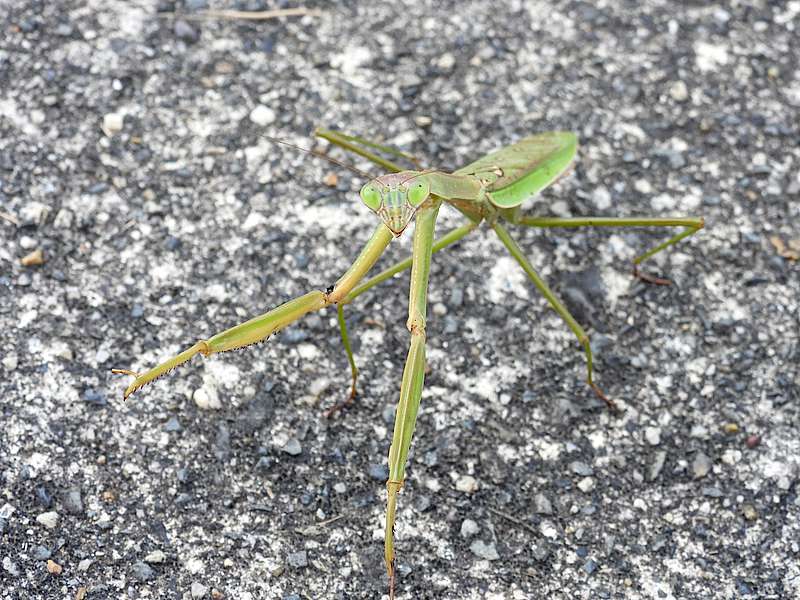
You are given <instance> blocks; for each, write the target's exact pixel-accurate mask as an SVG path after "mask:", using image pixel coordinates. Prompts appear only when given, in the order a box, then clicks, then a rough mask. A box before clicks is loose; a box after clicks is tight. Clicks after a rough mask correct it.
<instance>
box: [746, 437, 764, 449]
mask: <svg viewBox="0 0 800 600" xmlns="http://www.w3.org/2000/svg"><path fill="white" fill-rule="evenodd" d="M744 443H745V445H747V447H748V448H750V449H751V450H752V449H753V448H756V447H758V446H759V445H760V444H761V437H760V436H758V435H748V436H747V439H746V440H745V441H744Z"/></svg>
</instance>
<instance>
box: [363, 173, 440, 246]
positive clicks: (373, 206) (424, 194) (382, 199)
mask: <svg viewBox="0 0 800 600" xmlns="http://www.w3.org/2000/svg"><path fill="white" fill-rule="evenodd" d="M430 193H431V184H430V181H428V178H427V177H425V176H423V175H420V174H419V173H417V172H415V171H403V172H402V173H391V174H389V175H381V176H380V177H377V178H376V179H373V180H372V181H370V182H369V183H367V184H366V185H365V186H364V187H362V188H361V192H360V196H361V201H362V202H363V203H364V204H365V205H366V206H367V208H369V209H370V210H371V211H373V212H374V213H375V214H377V215H378V216H379V217H380V218H381V221H383V223H384V224H385V225H386V227H388V228H389V230H390V231H391V232H392V233H393V234H394V236H395V237H397V236H399V235H400V234H401V233H403V231H404V230H405V228H406V227H407V226H408V223H409V222H410V221H411V218H412V217H413V216H414V213H415V212H417V209H418V208H419V207H420V206H421V205H422V203H423V202H425V200H427V198H428V196H429V195H430Z"/></svg>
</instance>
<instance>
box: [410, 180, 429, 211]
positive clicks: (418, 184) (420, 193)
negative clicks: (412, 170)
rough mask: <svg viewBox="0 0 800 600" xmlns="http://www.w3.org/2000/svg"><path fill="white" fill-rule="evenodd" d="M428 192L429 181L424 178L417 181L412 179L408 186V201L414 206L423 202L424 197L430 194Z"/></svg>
mask: <svg viewBox="0 0 800 600" xmlns="http://www.w3.org/2000/svg"><path fill="white" fill-rule="evenodd" d="M430 193H431V185H430V183H428V182H427V181H426V180H424V179H418V180H417V181H413V182H412V183H411V185H409V186H408V201H409V202H410V203H411V205H412V206H413V207H415V208H416V207H418V206H419V205H420V204H422V203H423V202H425V199H426V198H427V197H428V196H429V195H430Z"/></svg>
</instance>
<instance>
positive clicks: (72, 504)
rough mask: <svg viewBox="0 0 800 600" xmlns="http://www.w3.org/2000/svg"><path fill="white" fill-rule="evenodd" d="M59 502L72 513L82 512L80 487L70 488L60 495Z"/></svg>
mask: <svg viewBox="0 0 800 600" xmlns="http://www.w3.org/2000/svg"><path fill="white" fill-rule="evenodd" d="M61 503H62V504H63V505H64V509H65V510H66V511H67V512H68V513H71V514H73V515H80V514H82V513H83V498H81V490H80V488H70V489H68V490H67V491H66V492H65V493H64V495H63V496H62V497H61Z"/></svg>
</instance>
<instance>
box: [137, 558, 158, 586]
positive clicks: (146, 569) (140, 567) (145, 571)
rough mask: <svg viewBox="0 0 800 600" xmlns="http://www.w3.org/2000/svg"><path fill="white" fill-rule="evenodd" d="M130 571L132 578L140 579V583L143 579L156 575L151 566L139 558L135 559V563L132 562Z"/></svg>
mask: <svg viewBox="0 0 800 600" xmlns="http://www.w3.org/2000/svg"><path fill="white" fill-rule="evenodd" d="M132 572H133V573H132V574H133V578H134V579H135V580H136V581H141V582H142V583H144V582H145V581H150V580H151V579H153V578H155V576H156V572H155V571H154V570H153V568H152V567H151V566H150V565H148V564H147V563H145V562H142V561H140V560H137V561H136V562H135V563H133V567H132Z"/></svg>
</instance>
